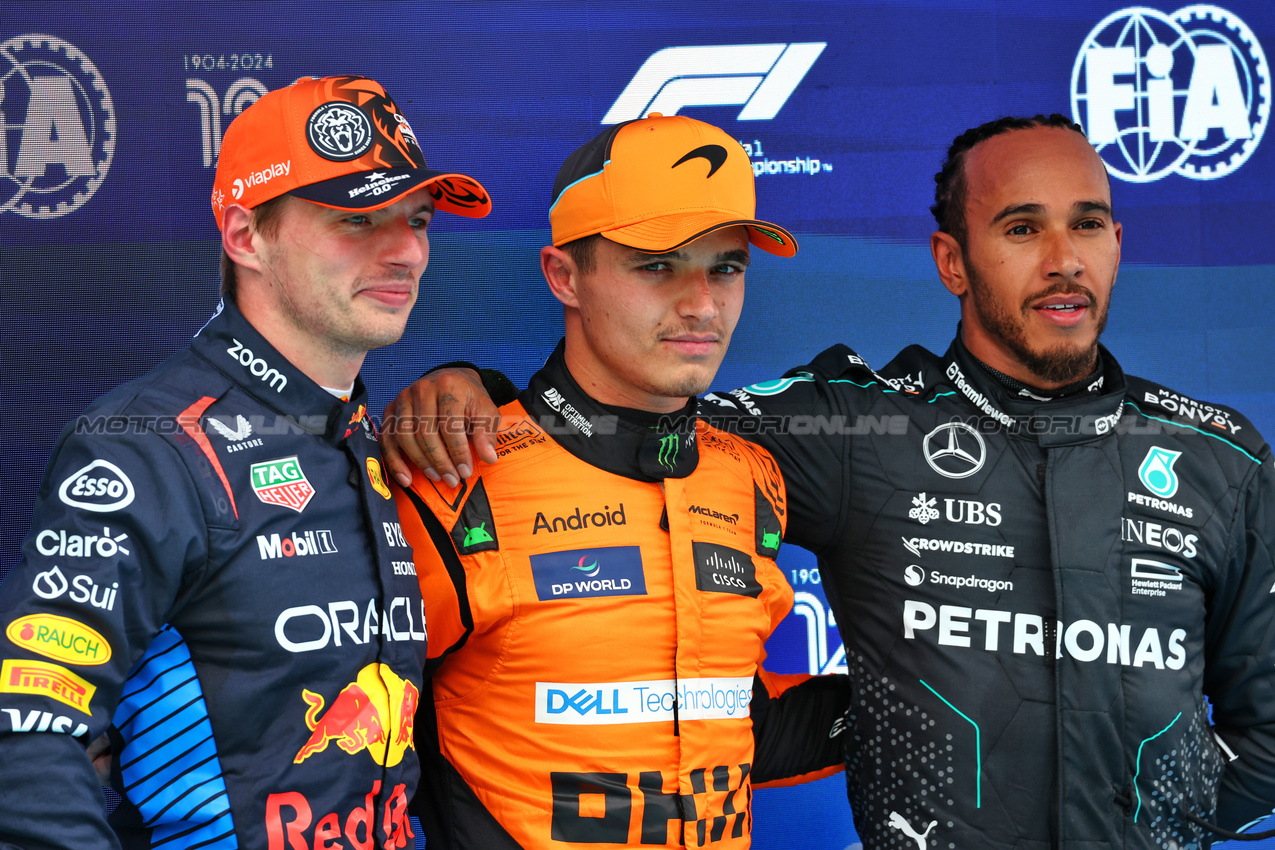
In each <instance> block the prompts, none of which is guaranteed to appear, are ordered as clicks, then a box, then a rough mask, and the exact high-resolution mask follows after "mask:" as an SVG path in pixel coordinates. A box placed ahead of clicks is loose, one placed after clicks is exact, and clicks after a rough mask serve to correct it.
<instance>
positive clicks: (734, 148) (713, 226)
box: [549, 112, 797, 257]
mask: <svg viewBox="0 0 1275 850" xmlns="http://www.w3.org/2000/svg"><path fill="white" fill-rule="evenodd" d="M756 211H757V196H756V193H755V192H754V190H753V168H752V164H751V163H750V162H749V161H748V155H747V154H746V153H744V149H743V147H742V146H741V145H740V144H739V142H737V141H735V140H734V139H732V138H731V137H730V136H728V135H727V134H726V133H725V132H723V131H722V130H719V129H718V128H717V127H714V126H713V125H712V124H705V123H704V122H703V121H696V120H695V119H694V118H687V117H685V116H682V115H670V116H663V115H660V114H659V113H658V112H653V113H651V115H649V116H648V117H646V118H639V119H637V120H635V121H626V122H624V123H623V124H616V125H615V126H613V127H609V128H607V130H606V131H604V132H603V133H602V134H601V135H599V136H598V137H597V138H595V139H594V140H593V141H591V142H588V143H587V144H585V145H583V146H582V147H580V148H577V149H576V151H575V152H574V153H572V154H571V156H569V157H567V161H566V162H565V163H564V164H563V166H562V168H561V170H559V171H558V179H557V180H556V181H554V186H553V206H552V207H550V209H549V224H550V226H551V228H552V230H553V244H554V245H558V246H561V245H563V244H565V243H567V242H571V241H573V240H575V239H581V238H583V237H585V236H592V235H593V234H595V233H600V234H602V235H603V236H605V237H606V238H607V239H610V240H612V241H613V242H618V243H620V244H621V245H627V246H628V247H630V248H637V249H638V250H639V251H649V252H652V253H661V252H664V251H672V250H674V249H675V248H679V247H681V246H682V245H685V244H686V243H688V242H691V241H693V240H695V239H698V238H699V237H701V236H703V235H704V234H706V233H711V232H712V231H714V230H720V229H722V228H723V227H732V226H734V225H744V226H745V227H747V228H748V239H749V241H750V242H752V243H753V244H754V245H756V246H757V247H758V248H761V249H762V250H763V251H769V252H770V253H772V254H778V255H779V256H781V257H791V256H792V255H793V254H796V253H797V240H795V239H793V237H792V234H791V233H789V232H788V231H787V230H785V229H784V228H782V227H780V226H779V225H777V224H771V223H770V222H766V221H759V220H757V219H756V218H754V215H755V213H756Z"/></svg>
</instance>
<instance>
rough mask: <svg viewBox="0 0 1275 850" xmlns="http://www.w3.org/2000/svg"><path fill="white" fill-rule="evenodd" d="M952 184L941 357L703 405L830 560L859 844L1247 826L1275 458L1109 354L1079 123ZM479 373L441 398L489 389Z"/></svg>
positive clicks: (1170, 840)
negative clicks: (751, 454) (482, 386)
mask: <svg viewBox="0 0 1275 850" xmlns="http://www.w3.org/2000/svg"><path fill="white" fill-rule="evenodd" d="M936 181H937V183H938V187H937V191H936V199H937V203H936V204H935V206H934V208H933V211H934V213H935V217H936V219H937V220H938V222H939V232H937V233H935V234H934V235H933V237H932V239H931V248H932V252H933V255H934V259H935V263H936V265H937V267H938V271H939V276H940V278H941V279H942V281H943V283H944V285H945V286H946V287H947V288H948V289H949V290H950V291H951V292H952V293H953V294H954V295H956V296H957V297H958V298H959V299H960V303H961V325H960V328H959V331H958V334H957V337H956V339H955V340H954V341H953V343H952V345H951V347H950V348H949V350H948V351H947V353H946V354H945V355H943V356H942V357H938V356H935V355H933V354H931V353H930V352H928V351H926V350H924V349H922V348H920V347H918V346H912V347H910V348H907V349H905V350H904V351H903V352H902V353H900V354H899V355H898V357H896V358H895V359H894V360H893V361H892V362H891V363H890V364H889V365H888V366H886V367H885V368H883V369H881V370H880V371H875V370H873V369H871V368H870V367H869V366H868V365H867V364H866V363H865V362H864V361H863V360H862V359H861V358H859V357H858V356H857V355H856V354H855V353H854V352H853V351H852V350H851V349H849V348H846V347H845V346H834V347H833V348H830V349H828V350H827V351H825V352H823V353H822V354H821V355H819V356H818V357H817V358H816V359H815V360H814V361H813V362H812V363H810V364H809V365H808V366H805V367H803V368H801V369H798V370H794V371H792V372H790V373H788V375H787V376H786V377H784V378H783V379H781V380H779V381H772V382H768V383H763V384H757V385H754V386H751V387H748V388H746V389H743V390H736V391H734V392H732V393H729V394H721V395H717V394H714V395H710V396H709V397H708V398H707V399H706V400H705V403H704V404H702V405H701V414H702V416H703V417H704V418H706V419H707V420H708V421H710V422H711V423H712V424H713V425H715V426H717V427H719V428H722V429H724V430H729V431H731V432H733V433H736V434H739V435H741V436H745V437H748V438H749V439H753V440H756V441H757V442H759V443H760V444H761V445H763V446H764V447H765V448H767V449H768V450H769V451H770V452H771V454H772V455H774V457H775V459H776V461H777V462H778V463H779V466H780V468H781V470H782V472H783V475H784V479H785V481H786V482H787V486H788V496H789V523H788V527H787V531H786V534H785V538H784V539H785V540H786V541H788V542H792V543H796V544H797V545H799V546H803V547H805V548H808V549H811V550H812V551H814V552H815V553H816V554H817V555H818V557H819V563H820V567H821V574H822V579H823V583H824V585H825V590H826V591H827V595H828V599H829V602H830V604H831V605H832V607H833V611H834V614H835V617H836V621H837V624H838V627H839V629H840V631H841V636H842V638H843V640H844V643H845V647H846V656H847V664H848V667H849V673H850V677H851V681H852V685H853V688H854V699H853V701H852V707H851V709H850V711H849V716H848V718H847V719H848V723H849V726H850V731H851V738H850V740H849V741H848V744H847V746H848V752H847V764H846V774H847V782H848V785H849V791H850V800H851V805H852V808H853V810H854V817H855V826H856V827H857V829H858V831H859V834H860V835H861V837H862V839H863V846H864V847H865V848H872V850H876V848H915V847H919V848H921V850H930V848H961V850H965V848H972V847H977V848H995V849H996V850H1000V849H1001V848H1004V850H1009V848H1015V850H1035V849H1036V848H1051V847H1056V848H1067V850H1100V848H1102V850H1106V848H1148V849H1149V848H1163V847H1179V848H1188V847H1204V846H1208V845H1209V843H1210V842H1211V841H1212V840H1214V836H1223V837H1228V836H1232V835H1233V834H1234V831H1235V830H1239V829H1242V828H1245V827H1247V826H1251V825H1252V824H1254V823H1255V822H1256V821H1258V820H1260V819H1261V818H1263V817H1264V816H1265V815H1267V814H1269V813H1270V812H1271V808H1272V805H1273V804H1275V595H1273V593H1275V566H1273V564H1272V550H1273V549H1275V540H1273V539H1272V538H1273V537H1275V473H1273V472H1272V468H1271V467H1272V457H1271V451H1270V449H1269V447H1268V446H1267V445H1266V443H1265V442H1264V441H1263V439H1262V438H1261V436H1260V435H1259V434H1258V433H1257V432H1256V429H1254V428H1253V426H1252V425H1251V424H1250V423H1249V422H1248V421H1247V420H1245V419H1244V418H1243V417H1242V416H1240V415H1239V414H1238V413H1235V412H1234V411H1231V410H1229V409H1227V408H1224V407H1220V406H1217V405H1210V404H1207V403H1204V402H1200V401H1196V400H1194V399H1190V398H1187V397H1184V396H1181V395H1179V394H1177V393H1174V392H1173V391H1171V390H1169V389H1166V388H1164V387H1162V386H1159V385H1157V384H1153V383H1150V382H1148V381H1144V380H1141V379H1138V378H1134V377H1129V376H1126V375H1124V373H1123V372H1122V371H1121V369H1120V366H1119V364H1118V363H1117V362H1116V360H1115V359H1114V358H1113V357H1112V356H1111V355H1110V353H1108V352H1107V351H1106V350H1105V349H1104V348H1102V347H1101V346H1100V345H1099V344H1098V338H1099V336H1100V334H1101V332H1102V328H1103V326H1104V325H1105V321H1106V314H1107V307H1108V304H1109V302H1110V296H1111V291H1112V287H1113V285H1114V283H1115V277H1116V271H1117V269H1118V266H1119V257H1120V225H1119V224H1118V223H1116V222H1115V220H1114V218H1113V216H1112V210H1111V196H1110V186H1109V183H1108V181H1107V177H1106V173H1105V170H1104V167H1103V165H1102V161H1101V159H1100V158H1099V157H1098V155H1097V153H1096V152H1095V151H1094V150H1093V148H1092V146H1090V145H1089V143H1088V141H1087V140H1086V139H1085V137H1084V134H1083V132H1082V131H1081V130H1080V128H1079V127H1078V126H1076V125H1074V124H1072V123H1071V122H1070V121H1069V120H1067V119H1066V118H1065V117H1063V116H1060V115H1053V116H1049V117H1045V116H1036V117H1035V118H1031V119H1001V120H999V121H994V122H991V123H989V124H986V125H983V126H981V127H978V128H975V129H973V130H970V131H968V132H967V133H965V134H962V135H961V136H960V137H958V138H957V139H956V141H955V142H954V143H953V145H952V146H951V148H950V149H949V152H948V158H947V161H946V162H945V164H944V167H943V169H942V171H941V172H940V173H939V174H938V175H937V176H936ZM455 377H458V378H460V380H461V381H464V382H468V383H471V384H472V383H473V381H474V376H473V375H472V374H471V373H467V372H466V373H459V372H458V373H455ZM459 387H460V385H459V384H457V385H453V386H452V389H453V390H454V392H455V394H456V396H457V400H456V401H455V403H454V406H452V407H450V408H447V409H443V410H441V411H440V412H442V413H444V414H447V413H448V412H450V411H451V410H456V411H459V410H460V409H462V408H463V407H464V406H465V405H466V404H468V403H470V399H469V397H468V395H467V393H466V392H464V391H463V390H462V389H460V388H459ZM440 393H441V391H440ZM420 403H421V400H420V399H419V398H418V399H415V400H413V399H410V398H409V397H406V396H402V395H401V396H400V397H399V399H398V400H396V402H395V404H394V405H393V407H395V408H397V409H398V411H399V412H400V413H405V412H406V411H407V407H406V406H402V405H407V404H416V405H419V404H420ZM481 415H482V414H481V413H480V414H479V416H480V417H481ZM482 443H483V441H482V439H481V437H480V438H479V439H476V440H475V448H476V449H477V450H479V451H485V447H484V446H483V444H482ZM402 448H403V450H404V453H405V454H406V455H407V456H409V457H411V456H413V452H412V451H410V448H411V447H410V444H407V443H406V442H404V445H403V446H402ZM435 448H436V450H437V447H435ZM447 448H448V451H449V452H450V453H451V456H452V458H454V459H455V460H456V461H457V462H465V461H466V460H467V458H468V450H467V448H466V447H465V446H463V445H454V444H453V445H449V446H448V447H447ZM395 454H396V453H392V452H388V451H387V454H386V457H387V460H390V462H391V466H392V468H393V469H394V471H395V473H396V474H397V473H398V461H397V459H396V457H395V456H394V455H395ZM415 456H416V457H419V456H420V453H419V452H415ZM449 463H450V461H449V462H448V464H449ZM448 464H443V463H441V462H440V464H439V465H440V466H442V469H440V470H436V471H435V472H436V474H447V473H449V472H450V467H449V465H448ZM1206 697H1207V700H1206ZM1210 702H1211V704H1212V719H1211V722H1210V716H1209V703H1210ZM1242 837H1245V838H1253V837H1258V836H1254V835H1252V834H1248V835H1245V836H1242Z"/></svg>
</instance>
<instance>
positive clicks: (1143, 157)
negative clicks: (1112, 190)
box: [1071, 5, 1271, 183]
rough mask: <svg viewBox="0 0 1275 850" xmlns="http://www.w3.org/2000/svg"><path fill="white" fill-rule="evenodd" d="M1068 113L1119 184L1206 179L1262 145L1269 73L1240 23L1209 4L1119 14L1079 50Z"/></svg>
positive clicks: (1267, 113)
mask: <svg viewBox="0 0 1275 850" xmlns="http://www.w3.org/2000/svg"><path fill="white" fill-rule="evenodd" d="M1071 112H1072V117H1073V118H1074V119H1075V120H1076V121H1077V122H1078V123H1080V124H1081V125H1082V126H1084V128H1085V130H1086V132H1087V133H1088V135H1089V140H1090V141H1091V142H1093V144H1094V147H1096V148H1097V149H1098V152H1099V154H1100V155H1101V156H1102V158H1103V160H1104V161H1105V162H1106V164H1107V170H1108V171H1109V172H1110V173H1111V174H1112V175H1114V176H1116V177H1119V178H1120V179H1121V180H1127V181H1129V182H1132V183H1149V182H1151V181H1154V180H1159V179H1161V178H1163V177H1167V176H1168V175H1170V174H1180V175H1182V176H1183V177H1187V178H1190V179H1192V180H1215V179H1217V178H1219V177H1225V176H1226V175H1228V174H1230V173H1232V172H1233V171H1235V170H1236V169H1238V168H1239V167H1240V166H1242V165H1243V164H1244V163H1245V162H1246V161H1247V160H1248V158H1249V157H1250V156H1251V155H1252V154H1253V151H1254V150H1256V148H1257V145H1258V142H1260V141H1261V139H1262V133H1263V132H1264V131H1265V129H1266V124H1267V121H1268V119H1269V118H1270V112H1271V78H1270V68H1269V67H1268V66H1267V64H1266V54H1265V53H1263V52H1262V46H1261V44H1260V43H1258V41H1257V37H1256V36H1254V35H1253V31H1252V30H1251V29H1249V27H1248V25H1247V24H1245V23H1244V22H1243V21H1242V20H1240V19H1239V18H1238V17H1237V16H1236V15H1234V14H1233V13H1231V12H1228V11H1227V10H1225V9H1222V8H1220V7H1218V6H1211V5H1193V6H1186V7H1184V8H1181V9H1178V10H1177V11H1176V12H1173V13H1172V14H1165V13H1163V12H1158V11H1156V10H1155V9H1150V8H1147V7H1143V6H1139V7H1134V8H1128V9H1122V10H1120V11H1118V12H1113V13H1112V14H1110V15H1108V16H1107V17H1105V18H1103V19H1102V20H1101V21H1100V22H1099V23H1098V25H1097V26H1095V27H1094V28H1093V30H1092V31H1091V32H1090V33H1089V35H1088V36H1087V37H1086V38H1085V41H1084V43H1083V44H1082V45H1081V48H1080V52H1079V53H1078V54H1077V56H1076V63H1075V65H1074V66H1073V68H1072V72H1071Z"/></svg>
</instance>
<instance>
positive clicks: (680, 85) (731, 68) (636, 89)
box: [602, 41, 828, 124]
mask: <svg viewBox="0 0 1275 850" xmlns="http://www.w3.org/2000/svg"><path fill="white" fill-rule="evenodd" d="M827 46H828V44H827V42H823V41H816V42H805V43H794V44H719V45H712V46H703V47H666V48H664V49H663V50H657V51H656V52H655V53H652V54H651V55H650V56H649V57H648V58H647V60H646V61H645V62H643V63H642V67H641V68H639V69H638V71H637V73H636V74H634V75H633V79H632V80H630V81H629V84H628V85H627V86H626V87H625V89H624V91H623V92H621V93H620V96H619V97H618V98H616V100H615V103H614V104H612V106H611V108H610V110H608V111H607V114H606V115H605V116H603V118H602V123H603V124H619V123H620V122H621V121H632V120H634V119H635V118H644V117H645V116H647V115H648V114H650V113H652V112H659V113H660V114H662V115H676V114H677V113H678V110H680V109H682V108H683V107H686V106H734V105H740V104H742V105H743V109H741V110H740V112H739V115H738V116H736V117H737V120H739V121H769V120H770V119H772V118H774V117H775V116H776V115H778V114H779V110H780V109H782V108H783V106H784V104H785V103H787V102H788V98H789V97H790V96H791V95H792V93H793V92H794V91H795V90H796V88H797V86H798V85H799V84H800V83H801V81H802V80H803V79H804V78H805V76H806V73H807V72H808V71H809V70H810V67H811V66H812V65H814V64H815V60H816V59H818V58H819V54H821V53H823V49H824V48H825V47H827Z"/></svg>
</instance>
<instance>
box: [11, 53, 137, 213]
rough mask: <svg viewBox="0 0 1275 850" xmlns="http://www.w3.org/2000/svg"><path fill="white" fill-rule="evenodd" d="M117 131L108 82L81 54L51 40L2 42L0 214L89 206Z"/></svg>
mask: <svg viewBox="0 0 1275 850" xmlns="http://www.w3.org/2000/svg"><path fill="white" fill-rule="evenodd" d="M115 129H116V128H115V106H114V104H113V103H112V102H111V92H110V90H109V89H107V87H106V80H105V79H103V78H102V75H101V74H100V73H98V70H97V67H96V66H95V65H94V64H93V62H92V61H91V60H90V59H89V58H88V56H86V55H85V54H84V52H83V51H82V50H80V49H79V48H77V47H76V46H75V45H73V44H70V43H68V42H65V41H62V40H61V39H59V38H54V37H53V36H50V35H36V34H27V35H19V36H15V37H14V38H11V39H9V40H8V41H5V42H3V43H0V213H4V212H10V211H11V212H15V213H17V214H18V215H20V216H23V217H24V218H34V219H50V218H60V217H61V216H64V215H66V214H68V213H72V212H75V211H76V210H78V209H79V208H80V207H82V206H84V204H85V203H86V202H87V201H88V199H89V198H91V197H93V193H94V192H96V191H97V190H98V188H100V187H101V185H102V182H103V181H104V180H106V173H107V172H108V171H109V170H110V168H111V160H112V159H114V157H115Z"/></svg>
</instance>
